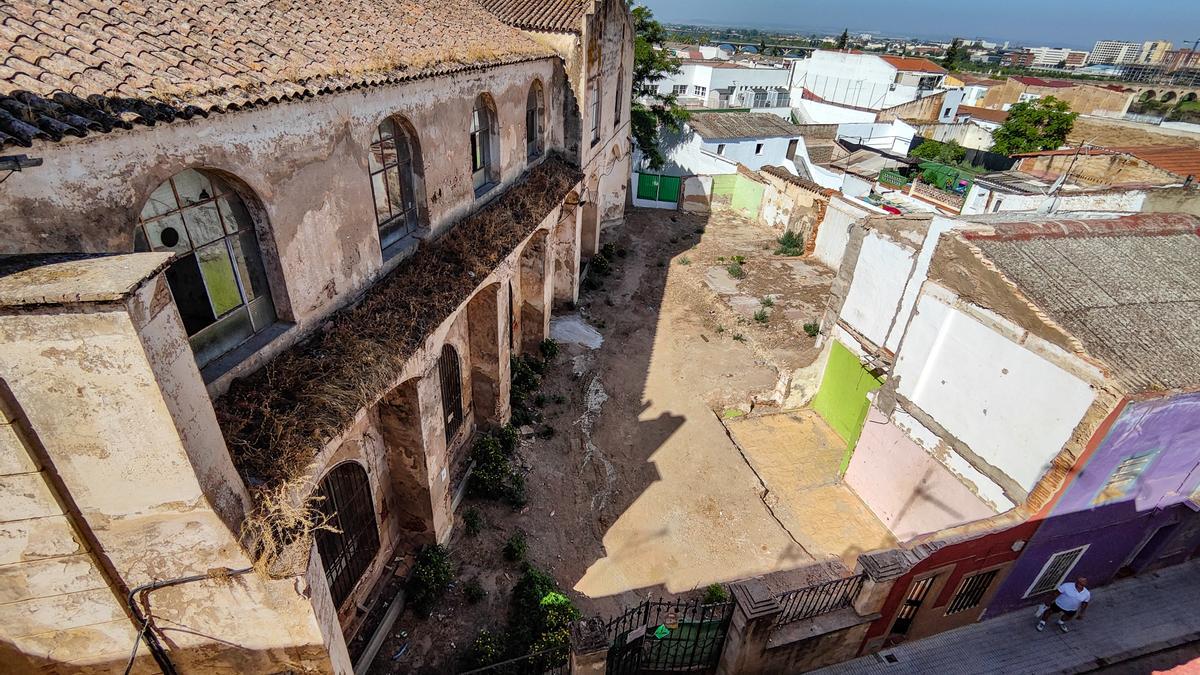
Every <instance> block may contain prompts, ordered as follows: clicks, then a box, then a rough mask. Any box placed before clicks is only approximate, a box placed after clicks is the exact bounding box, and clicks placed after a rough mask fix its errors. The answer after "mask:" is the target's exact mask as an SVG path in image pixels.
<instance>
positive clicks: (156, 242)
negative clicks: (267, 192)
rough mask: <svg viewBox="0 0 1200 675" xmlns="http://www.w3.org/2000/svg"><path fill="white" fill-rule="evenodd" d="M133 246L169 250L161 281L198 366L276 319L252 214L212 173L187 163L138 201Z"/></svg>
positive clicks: (236, 344)
mask: <svg viewBox="0 0 1200 675" xmlns="http://www.w3.org/2000/svg"><path fill="white" fill-rule="evenodd" d="M134 242H135V244H134V246H135V250H137V251H172V252H174V253H175V254H176V258H175V260H174V262H172V263H171V267H170V268H168V269H167V282H168V283H169V284H170V286H171V294H172V295H173V296H174V297H175V305H176V306H177V307H178V308H179V315H180V317H181V318H182V319H183V327H184V329H186V330H187V334H188V341H189V342H191V345H192V351H193V352H194V353H195V355H196V362H197V363H199V364H200V365H201V366H204V365H205V364H207V363H209V362H210V361H212V360H213V359H215V358H217V357H218V356H220V355H222V354H224V353H226V352H228V351H229V350H231V349H233V348H234V347H236V346H238V345H239V344H241V343H242V342H244V341H245V340H246V339H247V338H249V337H250V336H252V335H254V334H255V333H257V332H258V331H261V330H262V329H264V328H266V327H267V326H270V325H271V324H272V323H274V322H275V304H274V303H273V302H272V300H271V289H270V287H269V286H268V285H267V275H266V272H265V271H264V269H263V264H262V257H261V256H260V254H259V247H258V236H257V235H256V234H255V231H254V220H253V218H251V216H250V212H249V211H248V210H247V209H246V205H245V203H243V202H242V198H241V197H239V196H238V194H237V193H236V192H234V190H233V189H232V188H231V187H230V186H229V184H228V183H226V182H225V181H223V180H221V178H219V177H218V176H216V175H214V174H211V173H207V172H202V171H196V170H194V169H188V170H186V171H181V172H180V173H177V174H175V175H174V176H172V177H171V178H170V179H168V180H167V181H166V182H165V183H163V184H162V185H159V186H158V189H156V190H155V191H154V192H153V193H152V194H151V195H150V199H149V200H147V202H146V204H145V206H143V207H142V213H141V217H140V219H139V223H138V226H137V230H136V232H135V235H134Z"/></svg>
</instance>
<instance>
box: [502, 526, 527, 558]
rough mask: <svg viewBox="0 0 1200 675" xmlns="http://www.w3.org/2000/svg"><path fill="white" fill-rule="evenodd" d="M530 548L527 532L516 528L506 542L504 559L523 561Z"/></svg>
mask: <svg viewBox="0 0 1200 675" xmlns="http://www.w3.org/2000/svg"><path fill="white" fill-rule="evenodd" d="M528 550H529V546H528V544H527V543H526V542H525V533H524V532H522V531H521V530H516V531H514V532H513V533H512V534H510V535H508V541H506V542H504V559H505V560H507V561H509V562H522V561H524V560H525V553H526V551H528Z"/></svg>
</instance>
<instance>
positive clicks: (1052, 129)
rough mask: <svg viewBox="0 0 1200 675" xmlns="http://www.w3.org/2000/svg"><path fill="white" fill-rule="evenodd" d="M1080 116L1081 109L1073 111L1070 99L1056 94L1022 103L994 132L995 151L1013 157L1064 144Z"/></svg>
mask: <svg viewBox="0 0 1200 675" xmlns="http://www.w3.org/2000/svg"><path fill="white" fill-rule="evenodd" d="M1076 117H1079V113H1073V112H1071V108H1070V106H1068V105H1067V102H1066V101H1060V100H1058V99H1056V98H1054V97H1053V96H1047V97H1045V98H1039V99H1035V100H1032V101H1025V102H1023V103H1018V104H1016V105H1014V106H1013V107H1012V108H1010V109H1009V111H1008V119H1007V120H1005V122H1004V124H1003V125H1001V126H1000V128H999V129H997V130H995V131H993V132H992V141H993V144H992V152H996V153H999V154H1001V155H1008V156H1010V157H1011V156H1012V155H1016V154H1019V153H1022V152H1036V151H1038V150H1054V149H1057V148H1060V147H1062V146H1063V144H1064V143H1066V142H1067V134H1069V133H1071V128H1072V127H1074V126H1075V118H1076Z"/></svg>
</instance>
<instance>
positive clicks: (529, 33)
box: [0, 0, 633, 673]
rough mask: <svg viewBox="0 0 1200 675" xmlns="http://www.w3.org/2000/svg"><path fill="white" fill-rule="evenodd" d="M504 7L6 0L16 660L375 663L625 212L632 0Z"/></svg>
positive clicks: (156, 665) (7, 457)
mask: <svg viewBox="0 0 1200 675" xmlns="http://www.w3.org/2000/svg"><path fill="white" fill-rule="evenodd" d="M504 5H505V7H503V8H495V7H494V8H493V9H495V12H496V13H495V14H493V13H489V12H488V11H487V10H485V9H484V8H483V7H481V6H480V5H479V4H478V3H475V2H465V1H462V0H444V1H439V2H433V1H431V0H403V1H399V0H377V1H376V2H372V3H361V2H347V1H345V0H329V1H327V2H322V3H294V4H292V5H289V7H288V11H287V12H281V11H278V8H277V7H276V5H274V4H270V3H267V4H264V3H246V2H231V1H218V2H213V3H207V4H205V5H204V6H203V7H202V8H197V7H196V6H193V5H182V4H178V3H140V4H139V3H132V4H131V3H123V2H116V1H115V0H88V1H87V2H80V3H74V4H71V5H69V6H68V5H61V6H57V5H56V6H54V7H52V8H49V9H48V8H47V7H46V6H45V3H41V2H34V1H32V0H18V1H17V2H9V3H6V4H5V5H4V6H3V7H2V8H0V23H2V24H3V25H4V26H5V28H6V30H5V32H3V33H2V34H0V47H2V48H3V51H4V53H5V54H7V55H9V58H8V61H7V62H6V63H7V64H8V65H9V66H14V65H15V66H17V67H15V68H6V69H4V70H3V71H0V109H2V110H3V111H5V112H2V113H0V148H3V149H4V150H6V151H8V150H10V149H12V148H14V147H16V146H20V147H21V151H22V152H23V153H27V154H29V155H30V156H32V157H35V158H38V159H41V160H42V164H41V165H40V166H37V167H31V168H28V169H26V170H23V171H20V172H14V173H12V174H10V175H7V176H6V177H4V178H3V180H4V196H3V197H2V198H0V221H3V222H4V223H5V237H4V240H3V242H0V253H3V254H5V255H4V256H3V257H2V258H0V476H2V477H0V500H2V502H3V504H4V508H3V510H2V511H0V521H3V523H2V525H0V527H2V528H3V531H4V536H3V537H2V539H3V541H4V544H3V545H2V546H0V562H2V563H3V565H4V569H5V576H6V579H7V583H6V586H5V589H6V597H5V601H4V602H5V607H6V608H7V610H6V611H5V612H3V613H0V636H2V637H3V639H2V640H0V642H2V646H0V662H3V663H4V670H6V671H8V672H18V673H22V672H47V671H53V672H119V671H121V670H122V669H126V670H128V671H130V672H158V671H160V670H161V671H163V672H177V671H178V672H214V671H217V672H247V673H251V672H275V671H281V670H303V671H305V672H319V673H334V672H337V673H349V672H352V671H353V667H354V665H355V664H354V659H355V658H361V656H360V654H361V652H360V651H356V652H351V648H350V647H348V645H350V644H353V643H354V642H353V638H354V637H355V636H356V635H358V634H360V633H361V634H364V635H369V634H370V633H369V632H368V631H373V630H374V627H373V626H371V625H369V624H368V623H367V621H368V619H369V618H370V617H371V616H372V614H371V610H372V609H373V608H375V607H377V606H378V607H382V606H383V605H382V604H380V603H387V602H391V601H392V600H393V599H394V598H382V599H381V598H380V593H379V589H380V588H381V585H382V584H383V583H386V582H387V581H389V580H390V579H392V578H393V577H395V576H400V577H403V576H404V574H405V572H406V570H407V566H408V565H410V564H411V562H412V558H413V553H414V552H415V551H416V550H417V549H418V548H419V547H421V546H422V545H425V544H431V543H434V542H445V541H446V540H447V539H448V537H449V536H450V533H451V531H452V530H453V528H454V527H455V526H456V523H457V522H458V514H457V513H456V506H457V503H458V499H459V497H460V496H461V494H462V490H463V487H464V485H465V477H466V475H467V467H468V465H469V463H468V461H467V456H468V452H467V450H468V448H469V447H470V444H471V437H472V434H473V432H474V431H475V429H477V428H487V427H491V426H493V425H499V424H503V423H505V422H506V421H507V420H508V417H509V415H510V403H509V373H508V369H509V363H510V356H513V355H517V354H520V353H529V352H531V351H536V350H537V348H538V345H539V344H540V342H541V341H542V340H543V338H544V337H545V336H546V334H547V330H548V322H549V313H550V309H551V306H552V305H553V304H554V303H561V304H565V303H570V302H572V301H573V300H574V299H575V297H576V294H577V291H578V276H579V270H580V260H581V257H583V258H586V257H587V256H590V255H591V254H592V253H593V252H594V251H595V250H596V246H597V241H598V237H599V231H600V227H601V224H602V223H603V222H605V221H609V222H618V221H619V220H620V219H621V218H622V214H623V209H624V203H625V190H626V181H625V178H624V177H625V175H627V173H628V164H627V163H628V157H629V141H628V135H629V132H628V128H629V112H628V108H629V99H628V84H629V82H630V81H631V69H632V59H633V46H632V35H633V28H632V23H631V16H630V14H629V10H628V8H627V6H626V5H625V4H624V3H621V2H617V1H616V0H598V1H596V2H587V3H557V2H555V3H546V2H540V0H529V1H528V2H523V3H504ZM498 17H499V18H498ZM502 19H503V20H502ZM515 25H519V26H520V27H521V28H519V29H518V28H517V27H514V26H515ZM548 44H553V45H554V47H550V46H547V45H548ZM14 111H15V112H14ZM614 181H615V185H614ZM273 505H274V506H284V505H286V506H284V508H285V509H287V510H288V511H290V512H291V513H292V514H294V515H299V516H300V517H301V520H305V519H309V518H311V519H313V520H311V521H309V522H322V521H323V519H324V518H330V519H331V520H330V523H331V525H332V526H331V527H330V528H328V529H317V530H316V531H314V530H312V529H310V528H306V527H304V526H303V525H300V526H297V525H296V524H295V521H285V520H283V519H282V516H281V512H280V511H279V510H276V509H273ZM280 537H282V539H281V538H280ZM255 565H257V566H258V569H259V570H260V573H251V571H252V568H253V567H254V566H255ZM376 614H378V613H376ZM366 643H367V641H366V640H365V639H364V640H360V641H359V643H358V644H364V645H365V644H366ZM139 644H140V646H139ZM127 664H128V665H127ZM358 665H360V666H362V665H363V664H362V663H360V664H358Z"/></svg>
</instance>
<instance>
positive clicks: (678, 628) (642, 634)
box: [607, 600, 733, 675]
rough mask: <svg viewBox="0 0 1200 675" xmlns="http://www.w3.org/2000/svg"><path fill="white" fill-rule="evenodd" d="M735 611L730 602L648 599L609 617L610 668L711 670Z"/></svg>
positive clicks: (624, 674) (639, 673)
mask: <svg viewBox="0 0 1200 675" xmlns="http://www.w3.org/2000/svg"><path fill="white" fill-rule="evenodd" d="M732 615H733V603H732V602H718V603H711V604H704V603H702V602H700V601H699V600H657V601H655V600H647V601H646V602H643V603H642V604H641V605H638V606H637V607H633V608H631V609H628V610H626V611H625V613H624V614H622V615H621V616H618V617H617V618H615V619H613V620H612V621H609V622H608V625H607V632H608V636H609V639H611V640H612V643H611V644H612V646H611V647H609V650H608V673H609V675H643V674H647V673H677V672H692V673H711V672H713V671H714V670H716V667H717V661H719V660H720V658H721V648H722V647H723V646H724V644H725V633H726V632H727V631H728V629H729V618H730V616H732Z"/></svg>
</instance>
